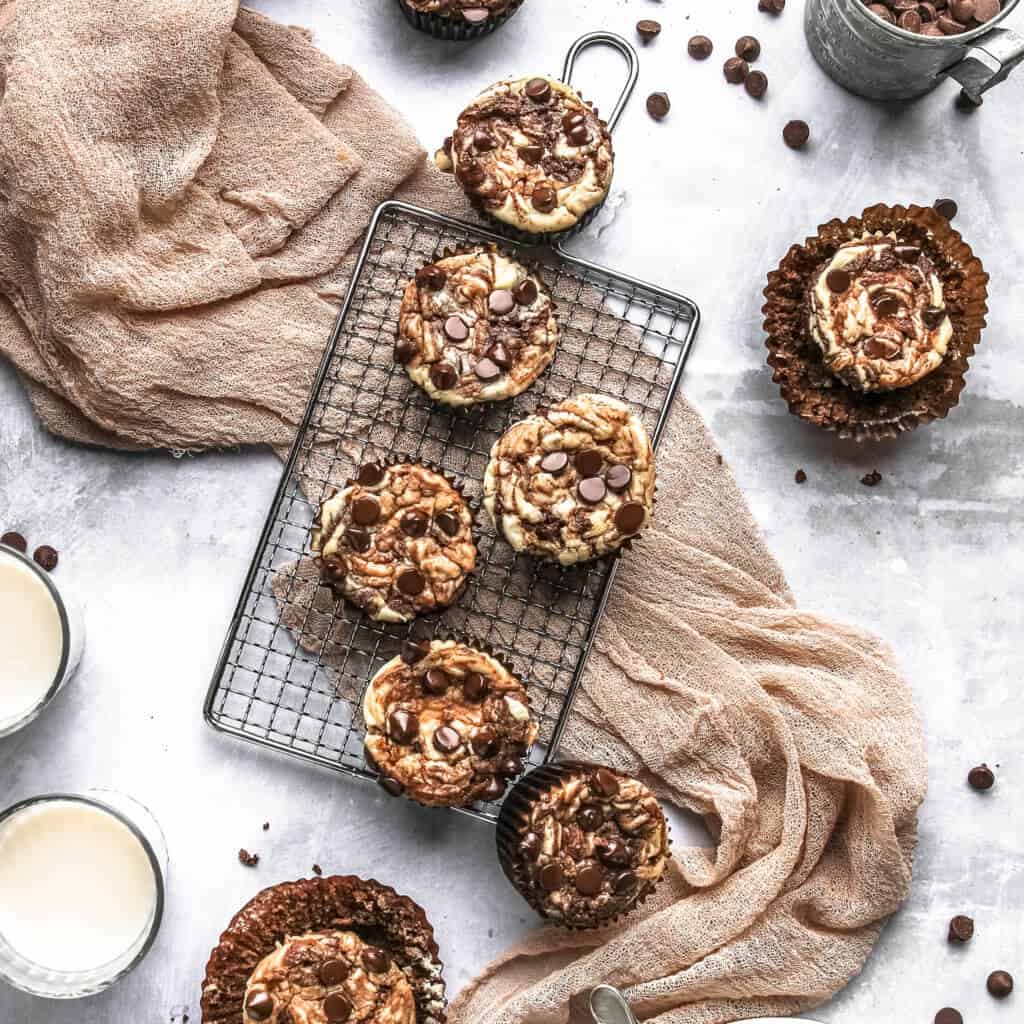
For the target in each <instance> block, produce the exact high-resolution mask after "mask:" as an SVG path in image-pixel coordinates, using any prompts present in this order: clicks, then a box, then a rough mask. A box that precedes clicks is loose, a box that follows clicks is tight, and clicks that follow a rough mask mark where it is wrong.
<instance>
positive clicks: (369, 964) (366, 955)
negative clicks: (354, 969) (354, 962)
mask: <svg viewBox="0 0 1024 1024" xmlns="http://www.w3.org/2000/svg"><path fill="white" fill-rule="evenodd" d="M362 961H363V966H364V967H365V968H366V969H367V970H368V971H369V972H370V973H371V974H383V973H384V972H385V971H386V970H387V969H388V968H389V967H390V966H391V957H389V956H388V955H387V953H385V952H384V950H383V949H377V947H376V946H369V947H368V948H366V949H364V950H363V956H362Z"/></svg>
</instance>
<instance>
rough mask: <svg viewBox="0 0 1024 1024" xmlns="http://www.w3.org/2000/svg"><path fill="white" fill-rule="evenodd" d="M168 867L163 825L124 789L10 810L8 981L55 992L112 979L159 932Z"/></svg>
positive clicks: (71, 992) (4, 863) (2, 876)
mask: <svg viewBox="0 0 1024 1024" xmlns="http://www.w3.org/2000/svg"><path fill="white" fill-rule="evenodd" d="M166 868H167V848H166V845H165V843H164V839H163V834H162V833H161V831H160V827H159V825H157V823H156V821H155V819H154V818H153V817H152V815H151V814H150V813H149V812H148V811H147V810H146V809H145V808H144V807H143V806H142V805H141V804H138V803H136V802H135V801H134V800H131V799H130V798H128V797H125V796H123V795H121V794H119V793H112V792H109V791H94V792H92V793H90V794H87V795H71V794H53V795H48V796H39V797H33V798H32V799H29V800H23V801H21V802H20V803H17V804H15V805H14V806H13V807H9V808H8V809H7V810H6V811H3V812H0V980H3V981H6V982H8V983H9V984H11V985H14V986H15V987H16V988H19V989H21V990H23V991H25V992H30V993H32V994H33V995H37V996H45V997H48V998H51V999H74V998H78V997H81V996H89V995H94V994H95V993H97V992H102V991H103V990H104V989H106V988H109V987H110V986H111V985H113V984H114V982H116V981H117V980H118V979H119V978H121V977H123V976H124V975H125V974H127V973H128V972H129V971H130V970H132V968H133V967H135V966H136V965H137V964H138V963H139V962H140V961H141V960H142V958H143V957H144V956H145V955H146V953H147V952H149V949H150V947H151V946H152V945H153V942H154V940H155V939H156V934H157V931H158V930H159V928H160V920H161V918H162V916H163V908H164V878H165V875H166Z"/></svg>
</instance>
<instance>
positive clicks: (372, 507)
mask: <svg viewBox="0 0 1024 1024" xmlns="http://www.w3.org/2000/svg"><path fill="white" fill-rule="evenodd" d="M352 519H353V520H354V521H355V522H356V523H358V524H359V525H360V526H372V525H373V524H374V523H375V522H377V520H378V519H380V502H379V501H378V500H377V499H376V498H375V497H374V496H373V495H372V494H364V495H361V496H360V497H358V498H356V500H355V501H354V502H352Z"/></svg>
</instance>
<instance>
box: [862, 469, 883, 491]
mask: <svg viewBox="0 0 1024 1024" xmlns="http://www.w3.org/2000/svg"><path fill="white" fill-rule="evenodd" d="M860 482H861V483H862V484H863V485H864V486H865V487H877V486H878V485H879V484H880V483H881V482H882V474H881V473H879V472H878V470H877V469H873V470H871V472H870V473H866V474H865V475H864V476H862V477H861V478H860Z"/></svg>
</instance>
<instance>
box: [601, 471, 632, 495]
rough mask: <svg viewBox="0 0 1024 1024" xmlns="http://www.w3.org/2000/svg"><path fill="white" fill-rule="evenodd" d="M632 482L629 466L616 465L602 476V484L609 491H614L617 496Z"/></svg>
mask: <svg viewBox="0 0 1024 1024" xmlns="http://www.w3.org/2000/svg"><path fill="white" fill-rule="evenodd" d="M632 480H633V471H632V470H631V469H630V468H629V466H623V465H621V464H620V465H617V466H612V467H611V469H609V470H608V472H607V473H605V475H604V482H605V483H606V484H607V485H608V489H609V490H610V491H615V492H616V493H617V494H618V493H621V492H622V491H624V490H625V489H626V488H627V487H628V486H629V485H630V483H631V482H632Z"/></svg>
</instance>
